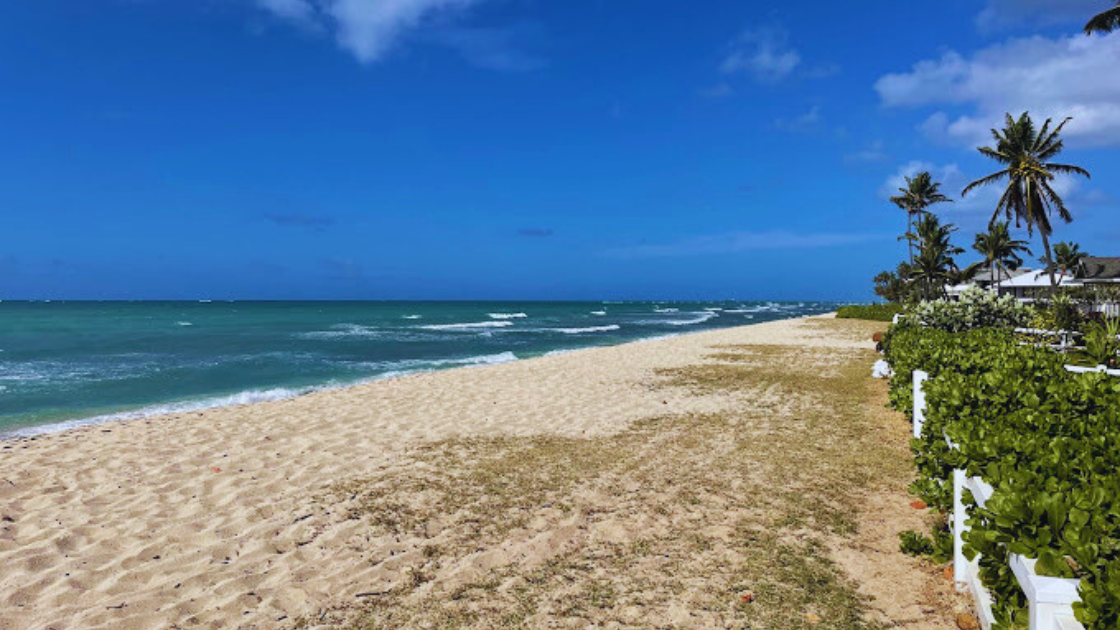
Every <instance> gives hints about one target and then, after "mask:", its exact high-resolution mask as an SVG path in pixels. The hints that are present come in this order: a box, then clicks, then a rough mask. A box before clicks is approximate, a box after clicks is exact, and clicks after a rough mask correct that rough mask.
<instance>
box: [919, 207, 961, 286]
mask: <svg viewBox="0 0 1120 630" xmlns="http://www.w3.org/2000/svg"><path fill="white" fill-rule="evenodd" d="M956 231H957V230H956V228H955V227H953V226H952V224H948V225H941V222H940V221H939V220H938V219H937V216H936V215H933V214H925V215H924V216H922V218H921V220H919V221H918V225H917V227H916V228H915V230H914V232H915V236H916V237H917V240H918V243H919V246H918V255H917V256H916V257H915V258H914V264H913V266H912V268H911V270H910V279H911V280H912V281H914V282H916V283H917V285H918V289H919V294H920V295H921V297H922V298H923V299H933V298H938V297H942V296H944V294H945V285H947V284H949V283H951V282H953V281H954V280H956V279H958V275H957V272H958V269H957V263H956V261H954V260H953V256H956V255H957V254H960V253H962V252H963V251H964V250H963V249H961V248H959V247H956V246H954V245H953V244H952V242H951V241H950V238H951V236H952V234H953V232H956Z"/></svg>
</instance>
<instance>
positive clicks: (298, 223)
mask: <svg viewBox="0 0 1120 630" xmlns="http://www.w3.org/2000/svg"><path fill="white" fill-rule="evenodd" d="M265 219H267V220H268V221H270V222H272V223H275V224H276V225H279V226H281V227H297V228H303V229H305V230H313V231H315V232H322V231H324V230H326V229H327V228H329V227H331V226H332V225H334V223H335V221H334V219H332V218H330V217H318V216H312V215H307V214H269V215H265Z"/></svg>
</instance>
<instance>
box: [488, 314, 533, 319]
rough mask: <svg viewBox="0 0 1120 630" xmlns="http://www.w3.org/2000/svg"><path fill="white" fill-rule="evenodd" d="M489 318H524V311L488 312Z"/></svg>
mask: <svg viewBox="0 0 1120 630" xmlns="http://www.w3.org/2000/svg"><path fill="white" fill-rule="evenodd" d="M489 315H490V318H491V319H525V318H526V317H528V315H526V314H525V313H489Z"/></svg>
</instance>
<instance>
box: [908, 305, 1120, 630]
mask: <svg viewBox="0 0 1120 630" xmlns="http://www.w3.org/2000/svg"><path fill="white" fill-rule="evenodd" d="M894 328H898V330H894ZM887 354H888V358H889V360H891V362H892V367H894V369H895V372H896V378H897V379H898V380H897V381H896V380H892V383H891V386H892V401H894V404H895V406H898V407H901V406H902V405H903V404H904V402H903V401H908V400H909V394H906V395H905V396H904V395H903V394H902V391H901V390H902V389H906V390H909V389H910V387H911V381H910V379H909V377H908V376H903V377H902V378H898V376H899V373H900V372H907V371H909V372H912V370H913V369H914V368H915V367H920V368H921V369H924V370H926V371H928V372H930V373H931V374H932V375H933V376H934V378H933V380H931V381H929V382H928V383H927V385H926V388H925V392H926V400H927V408H926V424H925V425H924V427H923V430H922V437H921V438H920V439H916V440H914V441H913V443H912V446H913V449H914V452H915V455H916V462H917V467H918V472H919V478H918V480H917V481H916V482H915V484H914V487H913V489H914V490H915V491H916V492H918V493H919V494H920V495H921V496H922V498H923V499H924V500H925V502H926V503H928V504H929V505H930V506H931V507H933V508H935V509H940V510H946V509H949V508H950V506H951V498H952V497H951V471H952V470H953V469H958V468H959V469H964V470H965V471H966V472H967V474H969V475H975V476H980V477H981V478H983V479H984V480H985V481H986V482H988V483H989V484H991V485H992V487H993V488H994V494H993V496H992V498H991V499H990V500H989V501H988V502H987V503H986V505H985V507H984V508H980V507H979V506H978V505H977V504H976V503H975V501H973V500H972V498H971V497H970V496H967V494H968V493H966V497H965V499H966V503H969V504H970V508H969V520H968V524H969V526H970V527H971V529H970V531H969V532H967V533H966V534H965V535H964V541H965V553H966V555H968V556H969V557H975V556H976V555H977V554H979V555H980V556H981V558H980V576H981V579H982V581H983V582H984V584H985V585H986V586H987V587H988V588H989V589H990V590H991V591H992V593H993V596H994V598H995V602H994V607H993V612H994V613H995V614H996V617H997V621H998V624H997V627H999V628H1009V627H1011V626H1013V625H1017V624H1019V623H1021V622H1022V621H1023V620H1024V619H1025V614H1026V613H1025V608H1024V606H1025V603H1026V600H1025V597H1024V595H1023V593H1022V590H1021V589H1020V588H1019V585H1018V583H1017V581H1016V579H1015V577H1014V575H1013V574H1012V573H1011V570H1010V568H1009V567H1008V564H1007V556H1008V554H1009V553H1016V554H1020V555H1022V556H1024V557H1027V558H1034V559H1037V560H1038V564H1037V566H1036V569H1037V570H1038V572H1039V573H1040V574H1042V575H1050V576H1055V577H1066V578H1076V579H1079V580H1080V594H1081V602H1080V603H1079V604H1077V605H1076V606H1075V612H1076V615H1077V618H1078V620H1079V621H1081V622H1082V623H1083V624H1084V625H1085V626H1086V627H1087V628H1089V629H1090V630H1103V629H1105V628H1117V627H1120V449H1118V448H1116V446H1115V445H1116V444H1120V380H1117V379H1115V378H1109V377H1107V376H1104V375H1100V374H1083V375H1079V374H1072V373H1070V372H1067V371H1066V370H1065V369H1064V367H1063V363H1064V359H1063V357H1062V355H1059V354H1056V353H1053V352H1050V351H1048V350H1046V349H1044V348H1038V347H1031V346H1020V345H1018V344H1017V343H1016V342H1015V341H1014V338H1013V336H1011V335H1010V334H1009V333H1007V332H1006V331H991V330H988V331H981V330H974V331H970V332H967V333H961V334H950V333H947V332H945V331H943V330H937V329H930V328H922V327H917V326H913V325H908V326H902V327H897V326H896V327H892V330H891V331H890V334H889V335H888V344H887ZM895 390H897V391H895ZM946 436H947V437H948V438H949V439H950V440H952V442H953V443H954V444H955V445H956V446H957V449H952V448H950V447H949V445H948V442H947V440H946ZM906 544H907V546H908V547H910V548H913V549H917V548H918V547H920V546H923V545H922V543H921V542H920V541H918V540H916V539H914V538H913V537H907V541H906ZM931 544H932V541H931Z"/></svg>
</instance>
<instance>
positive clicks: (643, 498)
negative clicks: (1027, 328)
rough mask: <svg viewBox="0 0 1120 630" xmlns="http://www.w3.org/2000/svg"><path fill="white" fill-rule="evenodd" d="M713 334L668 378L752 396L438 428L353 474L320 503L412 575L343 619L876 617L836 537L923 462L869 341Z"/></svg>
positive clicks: (386, 562) (431, 623) (441, 624)
mask: <svg viewBox="0 0 1120 630" xmlns="http://www.w3.org/2000/svg"><path fill="white" fill-rule="evenodd" d="M821 321H823V322H826V325H832V324H834V322H831V321H830V320H821ZM814 325H816V323H814ZM842 326H848V328H845V329H844V330H845V331H850V329H851V328H856V329H858V330H857V331H856V332H847V333H846V334H851V335H853V336H854V335H856V334H858V335H863V332H864V331H863V330H862V327H861V326H859V325H858V324H857V325H855V326H852V325H851V324H842ZM869 335H870V333H868V336H869ZM712 350H713V353H712V354H711V355H710V356H709V357H708V359H707V360H706V362H705V363H703V364H699V365H693V366H689V367H685V368H679V369H673V370H663V371H661V372H660V373H659V374H658V381H657V383H658V384H657V386H656V387H658V388H662V389H664V390H666V391H668V390H674V391H676V392H678V393H679V392H681V391H682V390H683V391H686V392H688V393H689V394H690V395H692V396H697V397H704V396H710V395H713V394H717V395H718V394H726V393H732V394H735V395H736V396H740V397H744V398H745V399H748V400H752V401H753V402H751V403H750V404H742V405H732V406H730V407H729V408H726V409H724V410H722V411H719V412H715V413H693V414H679V415H669V416H665V417H660V418H651V419H649V420H645V421H641V422H638V423H635V424H634V425H633V426H632V427H631V428H630V429H629V430H627V431H624V432H622V433H620V434H617V435H614V436H608V437H596V438H587V439H573V438H561V437H533V438H492V439H462V440H452V441H446V442H440V443H436V444H429V445H426V446H423V447H421V448H418V449H417V450H416V451H415V452H414V453H413V454H412V460H411V463H410V464H409V465H407V466H402V467H400V468H398V469H396V470H394V471H390V472H388V473H387V474H385V475H382V476H380V477H378V478H370V479H357V480H353V481H350V482H347V483H345V484H340V485H339V486H338V487H337V488H335V489H334V491H333V492H332V494H331V496H330V497H327V498H326V499H325V500H327V501H330V502H332V503H341V504H343V505H345V506H346V509H347V510H349V514H350V517H351V518H354V519H358V520H360V521H362V522H363V523H366V524H367V525H368V539H369V540H370V545H371V546H372V547H373V548H379V545H380V548H384V549H391V550H392V552H391V553H387V554H386V553H382V554H380V555H377V554H375V555H374V557H372V558H371V564H373V565H374V566H377V567H380V568H384V569H385V572H386V574H390V575H398V577H397V578H394V579H393V580H392V585H391V588H386V589H384V590H383V591H381V592H376V593H373V594H369V596H365V597H362V598H361V599H360V600H359V601H358V602H356V603H355V604H354V605H352V606H349V607H346V608H344V609H340V610H338V611H334V612H333V613H332V614H333V615H335V616H334V617H332V619H336V620H337V621H336V622H335V624H334V625H337V626H341V627H346V628H351V629H364V630H373V629H381V628H386V629H388V628H441V629H442V628H446V629H453V628H471V629H476V628H478V629H482V628H486V629H489V628H494V629H498V628H586V627H613V628H659V627H664V628H668V627H672V628H713V627H719V628H767V629H794V630H809V629H812V628H829V629H837V630H862V629H869V630H870V629H874V628H878V627H880V626H879V624H878V622H876V621H873V620H872V619H871V618H870V617H869V616H868V615H867V614H866V613H867V610H868V602H867V601H865V600H864V599H863V598H862V597H861V596H859V595H858V594H857V592H856V589H855V586H854V585H853V584H852V583H851V582H850V581H849V580H848V579H847V578H846V577H845V574H844V573H843V572H842V571H841V570H840V569H839V568H838V567H837V566H836V565H835V564H834V563H833V561H832V560H831V559H830V557H829V553H828V552H827V549H828V548H829V547H828V546H829V544H830V543H831V542H835V541H836V540H837V539H842V538H844V537H851V536H853V534H854V532H855V531H856V526H857V517H858V513H859V507H860V498H861V497H862V496H865V495H866V493H867V492H871V491H874V490H875V489H876V487H877V485H878V484H879V483H881V482H883V480H884V479H887V480H890V481H891V482H897V481H898V479H900V478H901V479H905V478H906V477H907V476H908V475H909V465H908V462H907V461H906V454H905V453H904V452H900V450H899V449H897V448H892V447H889V446H887V445H885V444H884V443H883V440H882V439H881V438H880V435H879V434H878V433H877V431H876V429H877V428H878V427H877V425H876V423H875V422H874V421H872V420H870V419H869V414H868V410H869V409H871V408H872V406H870V405H869V404H868V391H869V390H868V388H867V386H866V380H867V374H868V369H869V366H870V364H871V362H872V361H873V360H874V356H873V354H872V353H871V352H869V351H866V352H865V351H854V350H841V349H819V348H814V349H812V351H806V350H805V348H800V347H790V346H724V347H719V348H713V349H712ZM900 453H901V454H900ZM417 576H419V577H417Z"/></svg>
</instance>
